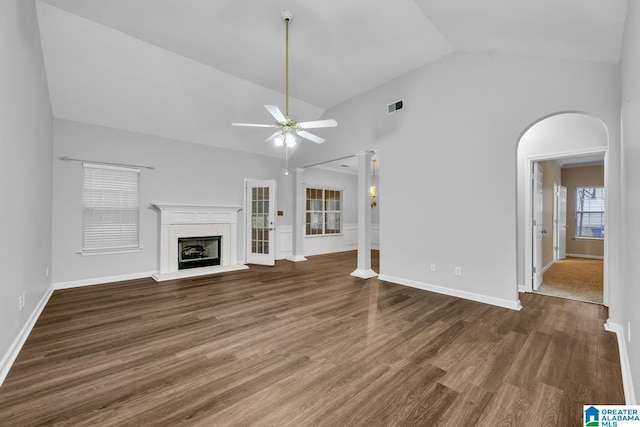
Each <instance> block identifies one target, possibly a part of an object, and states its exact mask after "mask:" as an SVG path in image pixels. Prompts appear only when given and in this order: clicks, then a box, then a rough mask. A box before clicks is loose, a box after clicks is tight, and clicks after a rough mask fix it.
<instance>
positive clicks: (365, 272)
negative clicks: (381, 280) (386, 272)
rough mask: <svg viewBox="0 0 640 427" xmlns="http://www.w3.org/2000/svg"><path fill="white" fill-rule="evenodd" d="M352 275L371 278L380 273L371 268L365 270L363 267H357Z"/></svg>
mask: <svg viewBox="0 0 640 427" xmlns="http://www.w3.org/2000/svg"><path fill="white" fill-rule="evenodd" d="M351 275H352V276H355V277H359V278H361V279H370V278H372V277H376V276H377V275H378V273H376V272H375V271H373V270H371V269H368V270H363V269H361V268H357V269H355V270H354V271H353V273H351Z"/></svg>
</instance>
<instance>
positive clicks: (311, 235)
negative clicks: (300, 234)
mask: <svg viewBox="0 0 640 427" xmlns="http://www.w3.org/2000/svg"><path fill="white" fill-rule="evenodd" d="M333 236H344V233H332V234H305V235H304V237H305V238H312V239H313V238H315V237H333Z"/></svg>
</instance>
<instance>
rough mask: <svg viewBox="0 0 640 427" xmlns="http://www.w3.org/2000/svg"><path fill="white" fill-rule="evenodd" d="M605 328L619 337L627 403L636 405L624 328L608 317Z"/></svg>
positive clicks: (619, 350)
mask: <svg viewBox="0 0 640 427" xmlns="http://www.w3.org/2000/svg"><path fill="white" fill-rule="evenodd" d="M604 329H605V330H606V331H609V332H614V333H615V334H616V337H617V338H618V352H619V353H620V370H621V371H622V387H623V388H624V398H625V403H626V404H627V405H636V404H637V401H636V394H635V391H634V389H633V377H632V376H631V365H630V364H629V354H628V353H627V343H626V340H625V338H624V328H623V327H622V325H620V324H619V323H613V322H611V321H610V320H609V319H607V323H605V324H604Z"/></svg>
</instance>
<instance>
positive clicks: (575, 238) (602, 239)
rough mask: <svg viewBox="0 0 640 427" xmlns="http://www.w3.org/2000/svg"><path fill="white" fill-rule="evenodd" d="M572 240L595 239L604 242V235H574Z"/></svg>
mask: <svg viewBox="0 0 640 427" xmlns="http://www.w3.org/2000/svg"><path fill="white" fill-rule="evenodd" d="M573 240H595V241H598V242H604V237H578V236H576V237H574V238H573Z"/></svg>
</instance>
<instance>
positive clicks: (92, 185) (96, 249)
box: [82, 163, 140, 254]
mask: <svg viewBox="0 0 640 427" xmlns="http://www.w3.org/2000/svg"><path fill="white" fill-rule="evenodd" d="M83 171H84V173H83V188H82V253H83V254H89V253H101V252H119V251H127V250H135V249H139V248H140V243H139V228H140V207H139V189H140V170H139V169H132V168H122V167H113V166H106V165H95V164H88V163H85V164H83Z"/></svg>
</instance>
